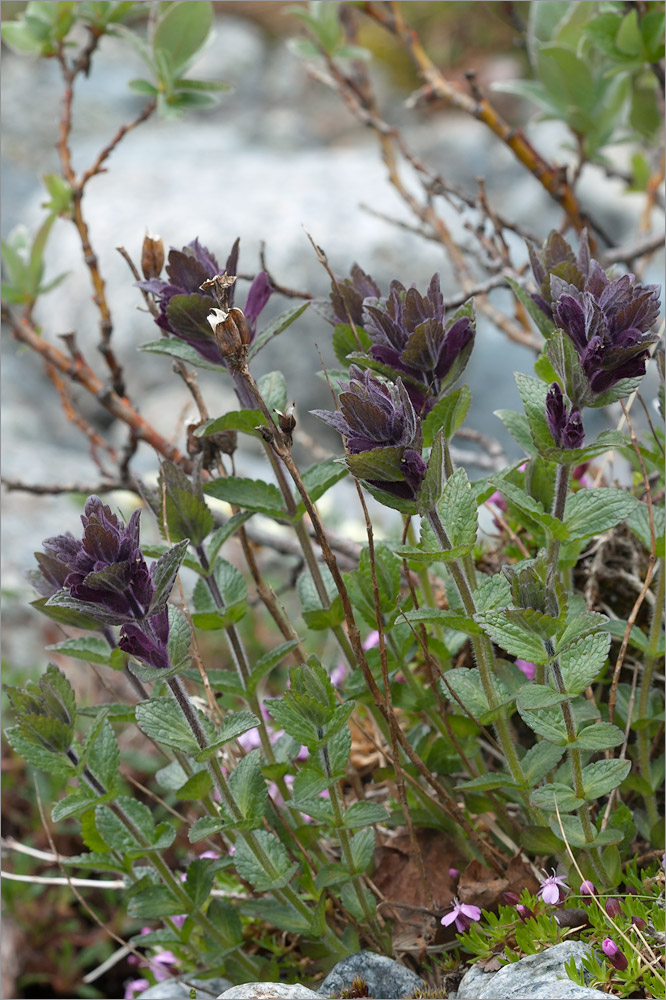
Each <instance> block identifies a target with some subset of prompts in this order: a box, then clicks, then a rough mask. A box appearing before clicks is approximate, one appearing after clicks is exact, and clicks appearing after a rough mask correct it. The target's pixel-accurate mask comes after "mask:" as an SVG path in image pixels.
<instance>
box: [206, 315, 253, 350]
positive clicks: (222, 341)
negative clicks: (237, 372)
mask: <svg viewBox="0 0 666 1000" xmlns="http://www.w3.org/2000/svg"><path fill="white" fill-rule="evenodd" d="M207 319H208V322H209V323H210V326H211V329H212V331H213V333H214V334H215V341H216V343H217V346H218V349H219V352H220V354H221V355H222V357H223V358H225V360H226V359H232V358H245V356H246V354H247V348H248V347H249V344H250V339H251V338H250V331H249V329H248V325H247V323H246V321H245V316H244V315H243V312H242V310H241V309H238V308H236V307H234V308H233V309H230V310H229V311H228V312H224V310H222V309H212V310H211V311H210V312H209V313H208V317H207Z"/></svg>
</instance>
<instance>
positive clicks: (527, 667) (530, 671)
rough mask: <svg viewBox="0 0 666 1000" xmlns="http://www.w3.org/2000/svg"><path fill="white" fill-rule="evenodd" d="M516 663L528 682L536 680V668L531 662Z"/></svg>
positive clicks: (519, 661) (520, 661) (521, 661)
mask: <svg viewBox="0 0 666 1000" xmlns="http://www.w3.org/2000/svg"><path fill="white" fill-rule="evenodd" d="M515 663H516V666H517V667H518V669H519V670H521V671H522V672H523V673H524V674H525V676H526V677H527V679H528V681H533V680H534V675H535V674H536V667H535V665H534V664H533V663H530V661H529V660H516V661H515Z"/></svg>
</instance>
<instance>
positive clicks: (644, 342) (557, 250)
mask: <svg viewBox="0 0 666 1000" xmlns="http://www.w3.org/2000/svg"><path fill="white" fill-rule="evenodd" d="M529 252H530V260H531V263H532V270H533V272H534V276H535V278H536V281H537V284H538V285H539V294H538V295H535V296H533V298H534V300H535V301H536V303H537V305H538V306H539V308H540V309H541V310H542V311H543V312H544V313H545V314H546V315H547V316H548V317H549V318H550V319H552V320H553V322H554V323H555V324H556V325H557V326H558V327H559V328H560V329H561V330H563V331H564V333H565V334H566V335H567V337H569V339H570V340H571V342H572V343H573V345H574V347H575V348H576V352H577V354H578V357H579V359H580V364H581V368H582V372H583V374H584V376H585V377H584V379H583V380H582V382H583V383H587V387H588V388H587V389H586V388H584V386H578V385H571V386H569V385H568V386H567V390H568V393H569V396H570V397H571V398H572V402H574V403H575V404H576V405H579V406H580V405H594V402H595V397H598V396H601V395H602V394H603V393H606V392H608V390H609V389H612V388H613V387H614V386H615V385H617V383H618V382H621V381H622V380H623V379H634V378H641V377H642V376H643V375H644V374H645V363H646V360H647V358H648V354H649V351H648V348H649V347H650V345H651V344H653V343H655V342H656V341H657V339H658V337H657V335H656V334H655V333H652V332H650V327H651V326H652V325H653V323H654V322H655V320H656V319H657V318H658V316H659V286H658V285H641V284H640V283H639V282H638V281H637V280H636V278H635V276H634V275H633V274H624V275H622V277H620V278H612V277H610V276H609V275H608V274H607V273H606V272H605V271H604V270H603V268H602V267H601V265H600V264H599V262H598V261H596V260H594V259H593V258H592V257H591V256H590V250H589V244H588V240H587V234H586V233H583V234H582V236H581V240H580V248H579V251H578V255H577V256H576V255H574V252H573V250H572V249H571V247H570V246H569V244H568V243H567V242H566V240H564V238H563V237H562V236H560V234H559V233H554V232H553V233H551V234H550V236H549V237H548V240H547V241H546V243H545V244H544V247H543V249H542V250H537V249H536V248H535V247H534V246H530V247H529ZM551 360H552V359H551ZM560 374H562V373H560ZM574 397H575V398H574Z"/></svg>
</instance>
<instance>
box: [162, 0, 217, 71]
mask: <svg viewBox="0 0 666 1000" xmlns="http://www.w3.org/2000/svg"><path fill="white" fill-rule="evenodd" d="M212 23H213V5H212V4H211V3H208V2H207V0H197V3H196V4H193V3H185V2H184V0H183V2H177V3H172V4H171V5H170V6H169V7H167V8H166V10H165V11H163V13H162V14H161V15H160V17H159V18H158V20H157V24H156V26H155V33H154V35H153V51H154V52H155V53H157V52H159V51H162V52H164V53H166V54H167V55H168V58H169V63H170V65H171V67H172V69H173V71H174V72H176V73H177V72H178V70H181V69H182V68H183V67H184V66H186V65H187V63H188V62H189V61H190V60H191V59H192V57H193V56H194V55H195V54H196V53H197V52H198V51H199V49H200V48H201V46H202V45H203V43H204V42H205V41H206V38H207V37H208V34H209V32H210V29H211V26H212Z"/></svg>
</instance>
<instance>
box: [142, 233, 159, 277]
mask: <svg viewBox="0 0 666 1000" xmlns="http://www.w3.org/2000/svg"><path fill="white" fill-rule="evenodd" d="M163 267H164V243H162V238H161V237H160V236H150V235H149V234H148V233H146V235H145V237H144V240H143V246H142V248H141V270H142V271H143V276H144V278H145V279H146V280H147V281H150V279H151V278H159V276H160V273H161V271H162V268H163Z"/></svg>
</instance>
